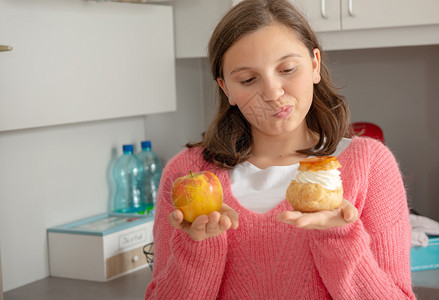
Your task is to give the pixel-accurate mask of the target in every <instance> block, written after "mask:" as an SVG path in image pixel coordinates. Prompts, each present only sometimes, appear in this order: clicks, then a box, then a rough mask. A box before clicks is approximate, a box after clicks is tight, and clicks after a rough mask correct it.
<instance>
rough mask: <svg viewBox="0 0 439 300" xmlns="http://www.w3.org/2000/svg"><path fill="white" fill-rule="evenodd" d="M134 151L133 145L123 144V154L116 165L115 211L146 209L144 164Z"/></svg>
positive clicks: (114, 174)
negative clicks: (143, 186) (143, 182)
mask: <svg viewBox="0 0 439 300" xmlns="http://www.w3.org/2000/svg"><path fill="white" fill-rule="evenodd" d="M133 153H134V146H133V145H123V155H122V156H120V157H119V158H118V160H117V161H116V163H115V165H114V169H113V176H114V180H115V184H116V192H115V196H114V209H113V212H115V213H143V212H144V211H145V210H146V201H145V197H144V195H143V193H142V180H143V166H142V163H141V162H140V161H139V159H138V158H137V157H136V156H135V155H134V154H133Z"/></svg>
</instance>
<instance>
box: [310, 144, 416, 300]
mask: <svg viewBox="0 0 439 300" xmlns="http://www.w3.org/2000/svg"><path fill="white" fill-rule="evenodd" d="M365 142H366V144H368V146H367V147H365V148H363V150H362V151H361V152H358V153H356V154H355V156H357V158H359V159H352V158H351V159H352V160H354V161H356V162H355V163H356V164H357V165H356V166H355V167H354V169H356V170H358V172H359V174H361V175H359V178H360V179H359V180H360V183H359V185H358V186H359V187H360V188H361V189H367V190H366V192H365V193H359V194H360V196H358V198H357V199H347V200H349V201H351V202H352V203H354V204H355V205H356V207H357V208H359V212H360V218H359V220H358V221H356V222H355V223H353V224H349V225H346V226H343V227H340V228H333V229H329V230H322V231H318V230H313V231H311V232H310V233H309V234H310V247H311V251H312V254H313V257H314V261H315V264H316V267H317V269H318V271H319V274H320V276H321V278H322V280H323V282H324V283H325V286H326V287H327V289H328V291H329V293H330V294H331V296H332V297H333V298H334V299H415V296H414V294H413V291H412V287H411V273H410V222H409V214H408V207H407V200H406V194H405V188H404V185H403V182H402V179H401V174H400V171H399V168H398V165H397V163H396V161H395V159H394V157H393V155H392V154H391V152H390V151H389V150H388V149H387V148H386V147H385V146H384V145H382V144H377V143H378V142H376V143H374V142H370V141H369V142H368V141H365ZM371 144H372V145H371ZM361 195H362V196H361ZM360 209H361V211H360Z"/></svg>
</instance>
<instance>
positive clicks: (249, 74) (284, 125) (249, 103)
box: [217, 23, 320, 136]
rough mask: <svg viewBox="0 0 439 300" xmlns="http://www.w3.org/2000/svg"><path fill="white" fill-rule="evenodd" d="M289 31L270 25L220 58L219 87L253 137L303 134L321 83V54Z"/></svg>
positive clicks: (245, 37) (250, 35) (251, 34)
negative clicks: (315, 85)
mask: <svg viewBox="0 0 439 300" xmlns="http://www.w3.org/2000/svg"><path fill="white" fill-rule="evenodd" d="M313 53H314V57H311V55H310V53H309V51H308V49H307V48H306V47H305V45H304V44H303V43H302V42H301V41H300V40H299V39H298V38H297V36H296V34H295V33H294V31H293V30H291V29H289V28H287V27H285V26H283V25H281V24H279V23H273V24H271V25H270V26H267V27H264V28H262V29H261V30H258V31H255V32H252V33H249V34H247V35H245V36H243V37H242V38H240V39H238V40H237V41H236V42H235V43H234V44H233V45H232V46H231V47H230V48H229V49H228V50H227V51H226V53H225V54H224V57H223V74H224V78H218V79H217V80H218V84H219V85H220V86H221V88H222V89H223V91H224V93H225V94H226V95H227V97H228V98H229V103H230V104H231V105H238V107H239V109H240V111H241V112H242V114H243V115H244V117H245V118H246V119H247V121H248V122H249V123H250V124H251V127H252V132H253V134H262V135H269V136H278V135H283V134H288V133H291V132H293V131H295V130H296V129H298V128H301V130H306V129H307V127H306V122H305V116H306V114H307V113H308V110H309V108H310V106H311V103H312V99H313V84H315V83H318V82H319V81H320V52H319V50H318V49H314V50H313Z"/></svg>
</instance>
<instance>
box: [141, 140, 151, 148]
mask: <svg viewBox="0 0 439 300" xmlns="http://www.w3.org/2000/svg"><path fill="white" fill-rule="evenodd" d="M140 144H141V145H142V149H144V150H145V149H151V141H143V142H141V143H140Z"/></svg>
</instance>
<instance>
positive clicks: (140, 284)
mask: <svg viewBox="0 0 439 300" xmlns="http://www.w3.org/2000/svg"><path fill="white" fill-rule="evenodd" d="M151 277H152V273H151V270H150V269H149V268H143V269H141V270H138V271H136V272H133V273H130V274H127V275H125V276H122V277H119V278H116V279H113V280H111V281H108V282H93V281H86V280H76V279H65V278H57V277H48V278H45V279H42V280H38V281H36V282H33V283H30V284H27V285H24V286H22V287H19V288H17V289H14V290H10V291H8V292H6V293H5V294H4V297H5V300H28V299H32V300H59V299H63V300H78V299H80V300H97V299H105V300H139V299H143V297H144V295H145V289H146V286H147V284H148V283H149V282H150V281H151ZM412 278H413V285H414V286H415V287H414V291H415V293H416V295H417V297H418V299H420V300H433V299H434V300H437V299H439V269H436V270H431V271H418V272H413V273H412Z"/></svg>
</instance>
